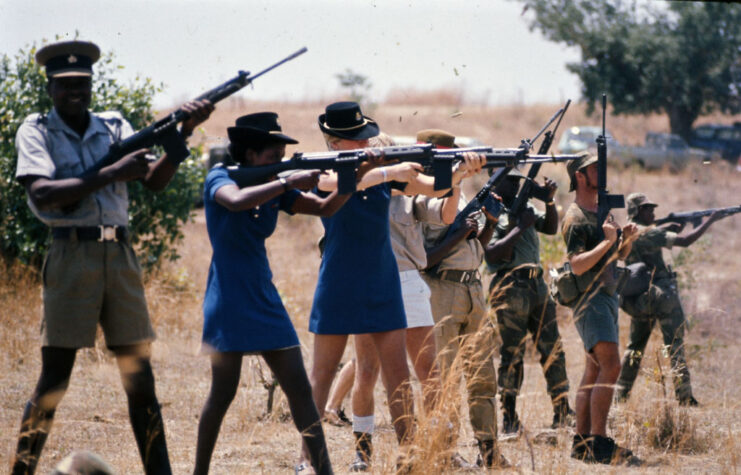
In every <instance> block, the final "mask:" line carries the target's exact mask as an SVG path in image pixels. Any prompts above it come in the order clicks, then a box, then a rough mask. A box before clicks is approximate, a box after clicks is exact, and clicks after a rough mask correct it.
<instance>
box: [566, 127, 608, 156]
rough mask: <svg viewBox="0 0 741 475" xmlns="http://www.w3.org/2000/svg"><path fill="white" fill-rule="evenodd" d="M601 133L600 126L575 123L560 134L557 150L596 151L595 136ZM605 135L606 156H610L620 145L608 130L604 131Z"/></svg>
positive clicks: (569, 152)
mask: <svg viewBox="0 0 741 475" xmlns="http://www.w3.org/2000/svg"><path fill="white" fill-rule="evenodd" d="M600 135H602V127H596V126H593V125H576V126H574V127H570V128H569V129H568V130H566V132H564V133H563V135H561V140H559V142H558V150H559V151H560V152H561V153H566V154H572V153H579V152H585V151H586V152H589V153H597V137H599V136H600ZM605 135H606V136H607V158H608V159H609V158H612V157H613V156H614V155H615V153H616V152H617V150H618V149H619V148H620V145H619V144H618V143H617V141H616V140H615V139H614V138H613V137H612V134H610V131H609V130H606V131H605Z"/></svg>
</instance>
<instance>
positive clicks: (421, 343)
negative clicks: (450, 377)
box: [406, 326, 440, 413]
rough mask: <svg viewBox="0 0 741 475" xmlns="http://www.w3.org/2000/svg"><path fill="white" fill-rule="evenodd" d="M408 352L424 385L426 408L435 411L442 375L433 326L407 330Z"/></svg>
mask: <svg viewBox="0 0 741 475" xmlns="http://www.w3.org/2000/svg"><path fill="white" fill-rule="evenodd" d="M406 334H407V338H406V342H407V352H408V353H409V358H410V359H411V360H412V364H413V365H414V374H416V375H417V379H419V382H420V383H421V384H422V394H423V399H422V400H423V402H424V408H425V410H426V411H427V412H428V413H429V412H431V411H432V410H433V409H434V405H435V401H436V400H437V397H438V395H439V393H440V374H439V371H438V369H437V366H436V365H435V356H436V352H435V336H434V335H433V333H432V326H427V327H415V328H407V331H406Z"/></svg>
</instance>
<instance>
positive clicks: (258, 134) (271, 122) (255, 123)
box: [226, 112, 298, 145]
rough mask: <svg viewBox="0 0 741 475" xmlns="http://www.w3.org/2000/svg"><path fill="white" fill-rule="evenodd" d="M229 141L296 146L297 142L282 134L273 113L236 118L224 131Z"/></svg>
mask: <svg viewBox="0 0 741 475" xmlns="http://www.w3.org/2000/svg"><path fill="white" fill-rule="evenodd" d="M226 132H227V134H228V135H229V141H230V142H232V143H238V144H243V145H244V144H249V143H250V142H278V143H290V144H296V143H298V140H296V139H294V138H292V137H289V136H288V135H285V134H283V133H282V132H283V129H282V128H281V126H280V123H279V122H278V114H276V113H275V112H256V113H254V114H247V115H243V116H242V117H240V118H238V119H237V120H236V122H235V124H234V126H233V127H229V128H227V129H226Z"/></svg>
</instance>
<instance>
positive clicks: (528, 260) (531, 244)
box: [486, 203, 545, 274]
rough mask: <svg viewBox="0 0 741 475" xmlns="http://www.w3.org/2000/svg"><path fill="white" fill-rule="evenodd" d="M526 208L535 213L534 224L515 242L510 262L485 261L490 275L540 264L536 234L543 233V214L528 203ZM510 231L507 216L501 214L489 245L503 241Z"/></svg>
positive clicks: (538, 241) (538, 242)
mask: <svg viewBox="0 0 741 475" xmlns="http://www.w3.org/2000/svg"><path fill="white" fill-rule="evenodd" d="M527 207H528V208H530V209H532V210H533V212H534V213H535V223H533V225H532V226H530V227H529V228H527V229H526V230H525V231H523V233H522V234H521V235H520V237H519V239H517V241H516V242H515V244H514V246H513V249H512V260H510V261H504V260H500V261H497V262H489V261H488V260H487V261H486V266H487V268H488V269H489V271H490V272H491V273H492V274H495V273H497V272H498V271H500V270H502V269H514V268H515V267H518V266H521V265H523V264H537V265H539V264H540V239H539V238H538V232H543V226H545V213H543V212H542V211H539V210H537V209H536V208H535V207H534V206H533V205H531V204H530V203H528V204H527ZM510 231H511V229H510V227H509V216H507V214H506V213H502V214H501V215H500V216H499V221H498V222H497V227H496V228H495V230H494V234H493V235H492V237H491V240H490V241H489V245H492V244H494V243H495V242H497V241H499V240H501V239H504V238H505V237H507V234H509V232H510Z"/></svg>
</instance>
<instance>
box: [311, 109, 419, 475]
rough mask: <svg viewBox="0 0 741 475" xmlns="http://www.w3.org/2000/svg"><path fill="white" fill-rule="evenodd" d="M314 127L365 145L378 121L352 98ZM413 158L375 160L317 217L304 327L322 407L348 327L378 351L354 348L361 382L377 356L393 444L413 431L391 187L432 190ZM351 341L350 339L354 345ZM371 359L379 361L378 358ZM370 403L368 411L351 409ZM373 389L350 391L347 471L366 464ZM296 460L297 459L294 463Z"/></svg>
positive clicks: (337, 140)
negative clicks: (319, 237)
mask: <svg viewBox="0 0 741 475" xmlns="http://www.w3.org/2000/svg"><path fill="white" fill-rule="evenodd" d="M319 128H320V129H321V130H322V132H323V133H324V136H325V139H326V142H327V146H328V148H329V149H330V150H335V151H339V150H350V149H360V148H366V147H368V139H369V138H371V137H374V136H377V135H378V134H379V128H378V125H377V124H376V123H375V122H374V121H373V120H372V119H370V118H369V117H367V116H364V115H363V114H362V112H361V111H360V106H359V105H358V104H357V103H355V102H338V103H334V104H331V105H329V106H327V108H326V111H325V114H322V115H321V116H319ZM421 170H422V167H421V166H420V165H419V164H417V163H400V164H396V165H391V166H387V167H382V168H375V169H373V170H370V171H369V172H368V173H366V174H365V175H364V176H363V177H362V179H360V180H359V181H358V185H357V189H358V191H357V192H356V193H354V194H353V195H352V197H351V198H350V199H349V200H348V202H347V203H346V204H345V206H343V207H342V209H340V210H339V211H338V212H337V213H336V214H335V215H333V216H332V217H330V218H323V219H322V223H323V225H324V229H325V239H324V246H325V247H324V255H323V258H322V263H321V267H320V269H319V279H318V283H317V287H316V292H315V294H314V303H313V306H312V310H311V316H310V323H309V330H310V331H311V332H312V333H314V349H313V353H314V361H313V366H312V370H311V375H310V380H311V385H312V389H313V395H314V402H315V404H316V406H317V408H319V410H320V411H322V412H323V409H324V407H325V405H326V402H327V397H328V395H329V389H330V386H331V384H332V380H333V378H334V375H335V373H336V370H337V366H338V364H339V361H340V359H341V358H342V354H343V352H344V349H345V345H346V344H347V339H348V335H356V345H357V341H358V340H357V337H358V336H360V335H362V338H365V339H367V340H368V345H366V346H369V347H371V350H372V351H373V352H375V353H376V354H377V355H378V359H377V360H376V359H372V358H366V357H365V353H363V354H361V353H356V355H357V360H356V361H357V368H358V369H357V372H356V385H357V384H358V381H359V375H360V376H365V377H364V378H363V381H364V382H362V383H361V384H366V382H367V384H370V385H372V384H373V383H374V382H375V375H376V374H377V367H376V366H375V365H376V364H380V371H381V374H382V375H383V383H384V385H385V387H386V393H387V400H388V405H389V412H390V413H391V419H392V420H393V424H394V429H395V431H396V436H397V439H398V441H399V443H400V444H406V443H407V442H409V438H410V436H411V435H412V420H413V417H414V403H413V399H412V394H411V388H410V386H409V368H408V366H407V359H406V333H405V329H406V315H405V313H404V306H403V302H402V297H401V283H400V280H399V270H398V268H397V266H396V259H395V257H394V254H393V251H392V249H391V240H390V234H389V202H390V198H391V190H392V188H394V189H399V190H403V191H404V192H405V193H408V194H416V193H425V194H429V193H432V185H433V183H432V181H431V179H429V180H427V179H422V178H423V177H422V176H418V175H419V172H420V171H421ZM336 186H337V182H336V176H335V175H329V176H323V177H322V178H321V180H320V183H319V189H320V190H323V191H324V193H329V192H332V190H335V189H336ZM356 349H357V346H356ZM377 362H378V363H377ZM356 405H357V406H358V407H362V408H363V409H367V408H369V407H370V413H371V415H365V416H362V417H358V414H364V413H365V411H362V410H361V411H360V412H359V413H358V412H356V411H357V410H358V407H356ZM372 405H373V402H372V392H371V400H370V401H356V399H355V398H354V399H353V412H354V413H355V415H354V417H353V432H354V435H355V438H356V441H355V448H356V458H358V460H356V461H355V462H353V465H352V466H351V467H350V469H351V470H352V471H358V470H367V469H368V468H369V467H368V465H369V463H370V455H371V441H370V438H371V437H370V434H371V433H372V432H373V425H374V422H373V415H372ZM301 466H302V465H299V467H301Z"/></svg>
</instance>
